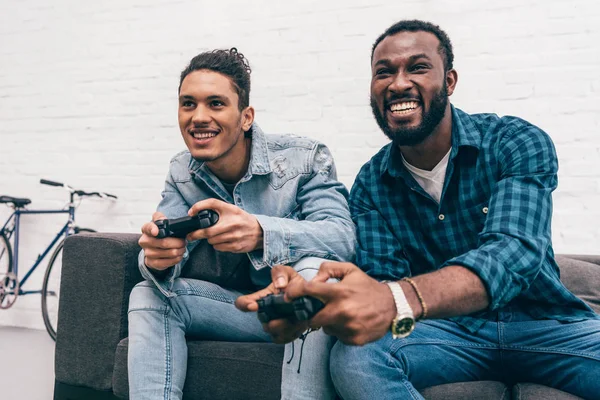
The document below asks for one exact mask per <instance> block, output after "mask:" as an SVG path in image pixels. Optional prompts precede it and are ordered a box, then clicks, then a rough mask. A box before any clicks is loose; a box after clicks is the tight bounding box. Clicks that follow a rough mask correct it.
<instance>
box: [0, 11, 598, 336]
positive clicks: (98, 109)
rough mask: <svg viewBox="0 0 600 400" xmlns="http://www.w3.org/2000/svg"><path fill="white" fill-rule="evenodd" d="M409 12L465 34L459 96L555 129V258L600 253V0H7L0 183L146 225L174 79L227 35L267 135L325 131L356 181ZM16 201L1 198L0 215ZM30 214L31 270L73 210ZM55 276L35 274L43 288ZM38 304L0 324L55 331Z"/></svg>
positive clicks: (343, 174) (171, 139) (176, 141)
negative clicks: (387, 52)
mask: <svg viewBox="0 0 600 400" xmlns="http://www.w3.org/2000/svg"><path fill="white" fill-rule="evenodd" d="M524 3H525V4H524ZM413 17H416V18H423V19H428V20H431V21H433V22H436V23H438V24H440V25H441V26H442V28H444V29H445V30H446V31H447V32H448V34H449V35H450V37H451V38H452V40H453V43H454V47H455V56H456V68H457V70H458V72H459V82H458V88H457V91H456V92H455V94H454V96H453V97H452V101H453V103H454V104H455V105H457V106H458V107H460V108H462V109H464V110H465V111H468V112H496V113H498V114H512V115H518V116H521V117H523V118H525V119H527V120H529V121H531V122H533V123H535V124H537V125H539V126H540V127H542V128H544V129H545V130H546V131H547V132H548V133H549V134H550V135H551V137H552V138H553V139H554V141H555V143H556V146H557V149H558V154H559V157H560V185H559V189H558V190H557V192H556V194H555V196H554V199H555V213H554V220H553V232H554V244H555V248H556V251H557V252H561V253H596V254H597V253H599V252H600V248H599V247H598V246H599V243H600V224H599V223H598V221H599V220H600V208H599V207H598V205H599V204H600V171H599V168H598V167H599V166H600V161H599V160H600V136H599V135H598V128H599V126H600V102H599V100H600V78H598V71H599V70H600V46H599V44H598V43H599V42H600V23H599V22H600V6H599V5H598V2H597V1H596V0H573V1H569V2H565V1H558V0H529V1H526V2H523V1H522V0H519V1H516V0H504V1H502V2H481V1H477V0H452V1H450V0H431V1H424V0H423V1H417V0H412V1H409V0H405V1H396V2H389V1H386V2H384V1H377V0H368V1H367V0H345V1H341V0H331V1H323V0H322V1H317V0H306V1H294V2H283V1H281V2H280V1H275V0H272V1H267V0H256V1H253V2H242V1H239V0H238V1H235V0H221V1H218V2H215V1H198V0H193V1H192V0H179V1H176V2H175V1H165V0H100V1H95V2H83V1H74V0H55V1H53V2H47V1H44V0H21V1H14V0H13V1H11V0H2V1H0V194H9V195H14V196H26V197H30V198H32V199H33V205H34V206H36V207H40V208H44V207H46V208H47V207H59V206H62V205H63V204H64V203H65V201H66V198H65V196H64V192H62V191H61V190H58V189H55V188H50V187H47V186H42V185H39V184H38V181H39V179H40V178H47V179H54V180H58V181H64V182H67V183H69V184H71V185H73V186H77V187H80V188H84V189H96V190H104V191H108V192H112V193H115V194H117V195H118V196H119V201H118V202H116V203H111V202H105V201H100V200H87V201H84V202H83V203H82V204H81V207H80V208H79V210H78V221H79V224H80V225H81V226H89V227H93V228H96V229H98V230H103V231H121V232H137V231H138V230H139V227H140V226H141V225H142V223H143V222H145V221H146V220H148V219H149V217H150V215H151V214H152V212H153V210H154V208H155V206H156V204H157V202H158V200H159V193H160V190H161V188H162V184H163V179H164V176H165V174H166V171H167V163H168V160H169V158H170V156H171V155H172V154H174V153H175V152H176V151H178V150H180V149H182V148H183V142H182V140H181V139H180V136H179V132H178V128H177V120H176V118H177V116H176V95H177V85H178V75H179V73H180V71H181V69H183V68H184V66H185V64H186V63H187V62H188V61H189V59H190V58H191V57H193V56H194V55H196V54H197V53H198V52H200V51H203V50H207V49H212V48H217V47H230V46H236V47H238V48H239V49H240V51H241V52H243V53H244V54H245V55H246V56H247V58H248V59H249V60H250V62H251V65H252V68H253V89H252V95H251V103H252V104H253V105H254V106H255V107H256V110H257V120H258V122H259V123H260V124H261V126H262V127H263V129H264V130H265V131H267V132H294V133H297V134H301V135H307V136H311V137H314V138H317V139H321V140H323V141H324V142H326V143H327V144H328V145H329V146H330V148H331V150H332V152H333V153H334V156H335V157H336V161H337V166H338V171H339V175H340V178H341V180H342V181H343V182H344V183H345V184H346V185H348V186H350V185H351V184H352V182H353V178H354V175H355V174H356V172H357V171H358V169H359V167H360V166H361V165H362V164H363V163H364V162H366V161H367V160H368V159H369V158H370V157H371V156H372V155H373V154H374V153H375V152H376V150H377V149H378V148H379V147H381V146H382V145H383V144H385V143H386V139H385V137H384V136H383V134H381V133H380V132H379V130H378V128H377V127H376V124H375V123H374V121H373V118H372V117H371V114H370V109H369V106H368V91H369V76H370V69H369V54H370V47H371V44H372V42H373V41H374V40H375V38H376V37H377V35H379V34H380V33H381V32H382V31H383V30H384V29H385V28H386V27H387V26H389V25H390V24H391V23H393V22H395V21H396V20H399V19H403V18H413ZM9 211H10V210H9V209H8V208H4V207H0V219H3V217H6V216H8V212H9ZM23 223H24V224H23V237H22V239H23V243H22V245H23V247H22V248H21V261H22V262H21V263H20V266H21V271H22V273H23V272H24V270H25V267H28V266H29V265H31V263H32V262H33V260H34V259H35V257H36V256H37V254H38V253H39V251H40V250H41V249H42V247H43V246H44V244H45V242H46V241H47V240H49V239H50V236H51V234H52V232H53V230H55V229H57V228H58V226H59V224H60V218H56V217H42V216H36V217H27V218H24V220H23ZM42 266H45V262H44V263H43V265H42ZM42 275H43V268H40V269H39V270H38V271H36V273H35V274H34V275H33V276H32V281H31V282H30V284H33V285H34V286H35V285H40V286H41V278H42ZM39 310H40V307H39V296H35V295H33V296H27V297H23V298H20V299H19V300H18V301H17V303H16V305H15V307H13V309H11V310H9V311H2V312H0V324H9V325H21V326H31V327H38V328H41V327H42V326H43V325H42V323H41V316H40V311H39Z"/></svg>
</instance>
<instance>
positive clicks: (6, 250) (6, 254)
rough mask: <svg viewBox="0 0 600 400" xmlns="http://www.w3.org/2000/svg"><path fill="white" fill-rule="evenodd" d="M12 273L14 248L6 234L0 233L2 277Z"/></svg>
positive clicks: (0, 274)
mask: <svg viewBox="0 0 600 400" xmlns="http://www.w3.org/2000/svg"><path fill="white" fill-rule="evenodd" d="M9 272H12V248H11V247H10V242H9V241H8V238H7V237H6V235H5V234H4V232H2V233H0V276H4V275H6V274H8V273H9Z"/></svg>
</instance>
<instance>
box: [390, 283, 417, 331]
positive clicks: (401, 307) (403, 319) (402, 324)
mask: <svg viewBox="0 0 600 400" xmlns="http://www.w3.org/2000/svg"><path fill="white" fill-rule="evenodd" d="M386 283H387V285H388V286H389V287H390V290H391V291H392V296H394V302H395V303H396V310H397V311H398V314H396V317H395V318H394V320H393V321H392V326H391V328H390V329H391V331H392V337H393V338H394V339H398V338H404V337H407V336H408V335H410V333H411V332H412V331H413V330H414V329H415V316H414V314H413V311H412V308H410V305H409V304H408V300H406V296H405V295H404V291H403V290H402V286H400V283H399V282H386Z"/></svg>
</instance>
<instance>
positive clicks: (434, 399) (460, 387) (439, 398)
mask: <svg viewBox="0 0 600 400" xmlns="http://www.w3.org/2000/svg"><path fill="white" fill-rule="evenodd" d="M419 392H420V393H421V394H422V395H423V397H424V398H425V399H426V400H446V399H453V400H462V399H464V400H508V399H510V390H509V389H508V387H506V385H504V384H503V383H500V382H494V381H478V382H458V383H448V384H446V385H438V386H432V387H429V388H426V389H421V390H420V391H419Z"/></svg>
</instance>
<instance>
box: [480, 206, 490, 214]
mask: <svg viewBox="0 0 600 400" xmlns="http://www.w3.org/2000/svg"><path fill="white" fill-rule="evenodd" d="M481 211H483V213H484V214H487V213H488V211H489V209H488V208H487V207H483V209H482V210H481Z"/></svg>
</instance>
